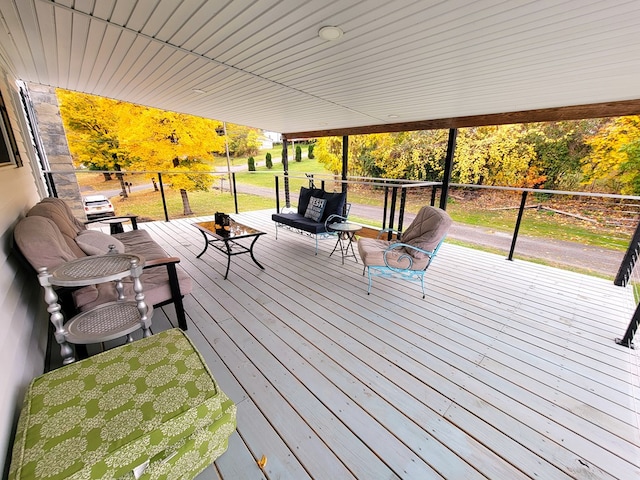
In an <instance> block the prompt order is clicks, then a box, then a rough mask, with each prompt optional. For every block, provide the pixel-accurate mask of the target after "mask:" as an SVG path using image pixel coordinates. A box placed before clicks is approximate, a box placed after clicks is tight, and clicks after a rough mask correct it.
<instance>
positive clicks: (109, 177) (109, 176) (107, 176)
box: [102, 172, 113, 182]
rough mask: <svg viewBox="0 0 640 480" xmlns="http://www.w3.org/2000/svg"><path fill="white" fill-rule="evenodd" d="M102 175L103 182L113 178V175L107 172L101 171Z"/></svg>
mask: <svg viewBox="0 0 640 480" xmlns="http://www.w3.org/2000/svg"><path fill="white" fill-rule="evenodd" d="M102 176H103V177H104V181H105V182H108V181H110V180H113V177H112V176H111V174H110V173H109V172H102Z"/></svg>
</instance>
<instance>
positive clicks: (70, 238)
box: [27, 198, 85, 258]
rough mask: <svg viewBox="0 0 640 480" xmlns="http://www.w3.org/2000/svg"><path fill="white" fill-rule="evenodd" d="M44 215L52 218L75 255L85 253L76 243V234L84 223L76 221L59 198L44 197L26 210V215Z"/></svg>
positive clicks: (78, 255) (82, 227) (79, 255)
mask: <svg viewBox="0 0 640 480" xmlns="http://www.w3.org/2000/svg"><path fill="white" fill-rule="evenodd" d="M34 216H37V217H45V218H49V219H51V220H53V222H54V223H55V224H56V226H57V227H58V230H59V231H60V233H61V234H62V237H63V238H64V240H65V242H66V243H67V246H68V247H69V249H70V250H71V251H72V252H73V253H75V255H76V257H78V258H81V257H84V256H85V253H84V252H83V251H82V249H81V248H80V247H79V246H78V244H77V243H76V236H77V235H78V233H80V232H81V231H83V230H85V228H84V225H82V223H80V222H78V221H77V220H76V219H75V218H74V216H73V215H72V214H71V209H70V208H69V206H68V205H67V204H66V203H65V202H64V200H60V199H59V198H45V199H44V200H42V201H41V202H39V203H36V204H35V205H34V206H33V207H32V208H31V210H29V211H28V212H27V217H34Z"/></svg>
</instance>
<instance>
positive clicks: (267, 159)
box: [264, 152, 273, 170]
mask: <svg viewBox="0 0 640 480" xmlns="http://www.w3.org/2000/svg"><path fill="white" fill-rule="evenodd" d="M264 163H265V165H266V166H267V168H268V169H269V170H271V169H272V168H273V162H272V161H271V153H270V152H267V155H266V156H265V157H264Z"/></svg>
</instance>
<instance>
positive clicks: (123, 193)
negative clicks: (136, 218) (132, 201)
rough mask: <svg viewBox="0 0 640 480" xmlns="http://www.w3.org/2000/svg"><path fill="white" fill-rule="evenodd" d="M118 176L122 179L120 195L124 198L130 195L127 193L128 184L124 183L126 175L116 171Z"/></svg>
mask: <svg viewBox="0 0 640 480" xmlns="http://www.w3.org/2000/svg"><path fill="white" fill-rule="evenodd" d="M116 177H117V178H118V180H120V188H121V189H122V192H120V196H121V197H122V198H128V197H129V195H128V194H127V186H126V185H125V183H124V175H123V174H122V173H116Z"/></svg>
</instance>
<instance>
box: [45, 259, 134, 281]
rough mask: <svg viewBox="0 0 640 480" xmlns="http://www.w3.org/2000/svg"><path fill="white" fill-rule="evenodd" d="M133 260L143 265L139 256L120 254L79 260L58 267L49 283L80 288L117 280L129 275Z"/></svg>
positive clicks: (52, 273)
mask: <svg viewBox="0 0 640 480" xmlns="http://www.w3.org/2000/svg"><path fill="white" fill-rule="evenodd" d="M132 260H137V261H138V265H140V266H141V265H142V264H143V260H142V258H141V257H139V256H138V255H130V254H120V253H118V254H107V255H95V256H90V257H84V258H79V259H77V260H72V261H71V262H67V263H63V264H62V265H60V266H58V267H56V268H55V269H54V270H53V271H52V272H51V278H50V280H49V281H50V283H52V284H54V285H63V286H80V285H91V284H93V283H98V282H101V281H109V280H116V279H118V278H123V277H126V276H127V275H129V272H130V270H131V261H132Z"/></svg>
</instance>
